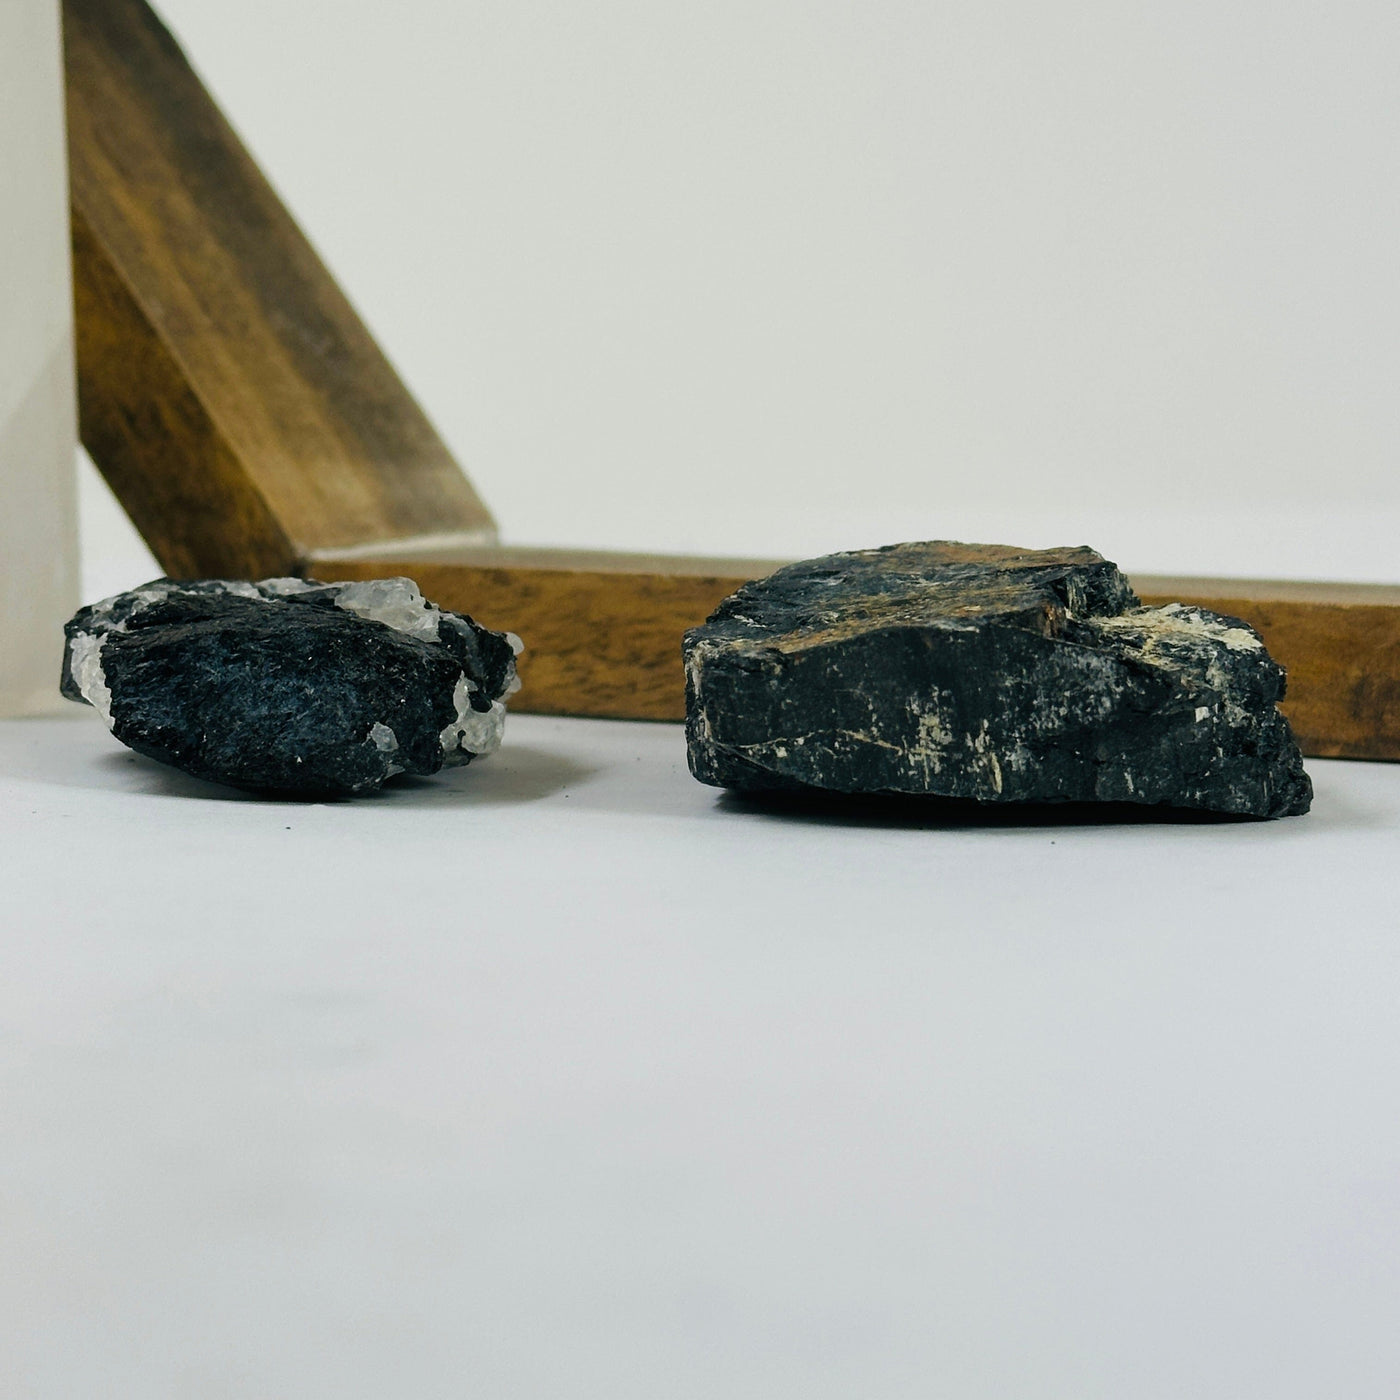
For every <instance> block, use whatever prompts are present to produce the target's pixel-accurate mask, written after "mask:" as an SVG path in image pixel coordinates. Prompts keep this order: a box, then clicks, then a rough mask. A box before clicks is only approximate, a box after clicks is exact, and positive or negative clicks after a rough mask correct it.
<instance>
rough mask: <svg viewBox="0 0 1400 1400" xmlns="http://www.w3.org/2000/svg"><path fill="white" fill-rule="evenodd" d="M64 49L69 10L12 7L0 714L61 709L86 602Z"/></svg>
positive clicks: (1, 389) (1, 343) (0, 166)
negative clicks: (66, 668) (63, 19)
mask: <svg viewBox="0 0 1400 1400" xmlns="http://www.w3.org/2000/svg"><path fill="white" fill-rule="evenodd" d="M60 36H61V30H60V24H59V8H58V4H57V0H3V3H0V714H30V713H40V712H43V711H45V710H52V709H54V708H56V707H57V706H58V705H59V704H60V703H61V701H60V699H59V695H58V684H57V683H58V668H59V663H60V658H61V654H62V630H61V629H62V625H63V622H64V621H65V620H66V619H67V617H68V616H69V615H70V614H71V613H72V611H73V609H74V608H75V607H76V606H77V600H78V536H77V524H76V520H77V508H76V499H75V498H76V485H75V475H74V450H75V445H76V439H77V429H76V413H75V402H74V373H73V310H72V305H73V302H72V290H71V281H70V269H69V251H68V248H69V244H68V181H67V152H66V150H65V145H64V126H63V61H62V49H61V37H60Z"/></svg>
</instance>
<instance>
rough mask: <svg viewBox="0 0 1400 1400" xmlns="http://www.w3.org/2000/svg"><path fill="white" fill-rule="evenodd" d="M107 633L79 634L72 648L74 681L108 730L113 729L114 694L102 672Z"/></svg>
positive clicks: (74, 639)
mask: <svg viewBox="0 0 1400 1400" xmlns="http://www.w3.org/2000/svg"><path fill="white" fill-rule="evenodd" d="M106 640H107V633H105V632H103V633H102V634H101V635H98V636H94V635H93V633H91V632H79V633H78V635H77V636H76V637H74V638H73V642H72V646H71V648H70V656H71V658H72V670H73V681H74V684H76V685H77V687H78V690H79V691H80V692H81V693H82V697H83V699H84V700H86V701H87V702H88V704H89V705H91V706H92V707H93V709H95V710H96V711H97V713H98V714H99V715H101V716H102V722H103V724H105V725H106V726H107V728H108V729H110V728H111V727H112V692H111V691H110V690H108V688H107V677H106V675H105V673H104V672H103V670H102V646H103V643H105V642H106Z"/></svg>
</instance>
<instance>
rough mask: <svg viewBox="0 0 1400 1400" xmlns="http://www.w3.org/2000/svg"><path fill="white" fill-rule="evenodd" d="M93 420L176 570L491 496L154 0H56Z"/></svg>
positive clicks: (475, 537)
mask: <svg viewBox="0 0 1400 1400" xmlns="http://www.w3.org/2000/svg"><path fill="white" fill-rule="evenodd" d="M63 11H64V30H65V43H66V49H67V83H68V137H69V161H70V181H71V193H72V206H73V233H74V260H75V267H74V275H75V282H76V286H77V294H76V306H77V323H78V364H79V397H80V417H81V431H82V436H83V441H84V443H85V444H86V445H87V446H88V448H89V451H90V452H91V453H92V456H93V459H94V460H95V461H96V462H97V465H98V466H99V468H100V469H101V470H102V471H103V473H104V474H105V475H106V476H107V478H108V480H109V481H110V482H111V484H112V487H113V489H114V491H115V492H116V494H117V496H118V498H119V499H120V500H121V501H122V503H123V505H125V506H126V508H127V509H128V511H129V512H130V513H131V516H132V518H133V520H134V521H135V522H136V525H137V527H138V528H139V529H140V531H141V533H142V535H143V536H145V538H146V540H147V542H148V543H149V544H150V545H151V547H152V549H153V551H154V553H155V554H156V557H157V558H158V559H159V560H160V561H161V564H162V566H163V567H164V568H166V569H167V570H168V571H170V572H171V573H173V574H179V575H184V576H191V575H195V576H197V575H217V574H222V575H240V574H241V575H254V576H255V575H259V574H263V575H265V574H268V573H291V572H294V571H295V570H296V569H297V568H298V567H299V566H300V565H301V563H302V561H304V560H305V559H307V558H309V557H310V556H311V555H313V554H315V553H316V552H318V551H322V550H326V549H333V548H340V549H348V550H352V551H353V550H355V549H358V548H362V547H364V546H366V545H373V546H380V545H384V544H387V543H389V542H393V541H399V540H406V539H417V538H420V537H422V536H435V537H444V536H446V537H448V538H452V539H456V540H457V541H459V542H472V541H476V542H489V541H490V540H492V539H494V535H495V527H494V523H493V522H492V520H491V516H490V514H489V512H488V511H487V510H486V508H485V506H483V505H482V503H481V501H480V500H479V499H478V498H477V496H476V493H475V492H474V491H473V490H472V487H471V485H470V483H469V482H468V481H467V479H466V477H465V476H463V474H462V472H461V470H460V469H459V468H458V466H457V465H456V463H455V462H454V461H453V459H452V457H451V454H450V453H449V452H448V451H447V448H446V447H445V446H444V445H443V443H442V441H441V439H440V438H439V437H438V435H437V434H436V432H435V431H434V430H433V428H432V426H431V425H430V424H429V422H428V420H427V419H426V417H425V416H424V415H423V413H422V411H421V410H420V409H419V407H418V406H417V404H416V403H415V402H414V401H413V398H412V397H411V395H410V394H409V393H408V391H407V390H406V389H405V388H404V386H403V384H402V383H401V381H400V380H399V378H398V376H397V375H396V374H395V373H394V371H393V369H392V367H391V366H390V365H389V363H388V361H387V360H386V359H385V357H384V355H383V354H382V353H381V352H380V350H379V348H378V346H377V345H376V344H375V342H374V339H373V337H371V335H370V334H369V332H368V331H367V330H366V329H365V327H364V325H363V324H362V323H361V321H360V319H359V317H358V316H357V315H356V314H355V312H354V310H353V308H352V307H351V306H350V303H349V302H348V301H347V300H346V298H345V297H344V295H343V294H342V293H341V291H340V289H339V288H338V287H337V285H336V283H335V281H334V279H333V278H332V277H331V276H330V274H329V273H328V272H327V270H326V268H325V267H324V265H323V264H322V263H321V261H320V259H319V258H318V257H317V255H316V253H315V252H314V250H313V249H312V248H311V245H310V244H309V243H308V242H307V240H306V238H305V237H304V236H303V234H302V233H301V231H300V230H299V229H298V228H297V226H296V224H295V223H294V222H293V220H292V218H291V216H290V215H289V214H288V213H287V211H286V210H285V209H284V208H283V206H282V204H281V202H280V201H279V200H278V198H277V196H276V194H275V193H274V192H273V190H272V189H271V187H270V186H269V185H268V183H267V181H266V180H265V179H264V178H263V176H262V174H261V172H260V171H259V170H258V168H257V166H256V164H255V163H254V162H253V161H252V159H251V158H250V157H249V156H248V154H247V152H246V151H245V150H244V148H243V146H242V144H241V143H240V142H239V140H238V138H237V136H236V135H235V134H234V132H233V130H232V128H231V127H230V126H229V124H228V123H227V122H226V121H225V120H224V118H223V116H222V115H221V114H220V112H219V110H218V108H217V107H216V106H215V105H214V103H213V102H212V100H211V99H210V98H209V96H208V94H207V93H206V92H205V90H204V88H203V86H202V84H201V83H200V81H199V79H198V77H197V76H196V75H195V74H194V72H193V71H192V70H191V68H190V66H189V64H188V63H187V62H186V61H185V58H184V56H183V54H182V53H181V52H180V49H179V47H178V46H177V45H176V43H175V42H174V40H173V39H172V38H171V36H170V34H169V33H168V32H167V31H166V29H165V28H164V27H163V26H162V25H161V23H160V21H159V20H158V19H157V18H156V17H155V15H154V14H153V13H152V11H151V10H150V8H149V6H148V5H147V4H146V3H145V0H64V6H63Z"/></svg>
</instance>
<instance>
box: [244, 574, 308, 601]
mask: <svg viewBox="0 0 1400 1400" xmlns="http://www.w3.org/2000/svg"><path fill="white" fill-rule="evenodd" d="M321 586H322V585H321V584H319V583H307V581H306V580H305V579H304V578H265V579H263V581H262V582H261V583H259V584H257V585H254V584H251V583H243V582H242V581H233V582H229V581H226V582H224V587H225V588H226V589H227V590H228V592H230V593H237V594H239V595H240V596H242V597H244V598H261V599H262V600H263V601H264V602H266V601H267V595H268V594H269V593H271V594H272V596H273V597H274V598H290V597H291V596H292V595H293V594H296V593H310V592H311V591H312V589H314V588H320V587H321Z"/></svg>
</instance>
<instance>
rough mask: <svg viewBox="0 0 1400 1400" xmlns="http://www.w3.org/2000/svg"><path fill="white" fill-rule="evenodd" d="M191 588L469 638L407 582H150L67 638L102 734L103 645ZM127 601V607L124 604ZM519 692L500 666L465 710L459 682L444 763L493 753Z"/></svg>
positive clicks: (473, 689)
mask: <svg viewBox="0 0 1400 1400" xmlns="http://www.w3.org/2000/svg"><path fill="white" fill-rule="evenodd" d="M191 588H199V589H203V590H208V591H212V592H222V593H229V594H234V595H236V596H238V597H241V598H250V599H255V600H257V601H260V602H264V603H280V602H282V601H284V600H286V599H288V598H293V597H296V596H298V595H300V594H307V593H319V594H323V595H325V594H329V595H330V597H329V601H331V602H332V603H334V605H335V606H336V607H337V608H340V609H342V610H343V611H345V612H348V613H352V614H354V615H355V616H356V617H360V618H363V619H365V620H366V621H370V622H379V623H382V624H383V625H384V626H386V627H392V628H393V629H394V630H395V631H398V632H402V633H405V634H406V635H408V636H411V637H416V638H418V639H419V640H421V641H424V642H430V643H436V642H440V641H441V640H442V631H441V629H442V626H443V625H444V624H446V625H448V626H450V628H451V629H452V630H453V631H455V632H457V633H459V634H463V635H468V634H469V633H470V627H469V624H468V623H467V622H466V621H465V620H464V619H462V618H459V617H458V616H457V615H456V614H454V613H446V614H444V613H443V612H442V611H441V609H439V608H437V607H436V606H435V605H434V604H432V603H430V602H429V601H428V600H427V599H426V598H424V597H423V594H422V592H421V591H420V590H419V588H418V585H417V584H416V583H414V582H413V580H412V579H408V578H388V579H372V580H369V581H367V582H363V583H331V584H324V583H317V582H315V581H308V580H306V579H300V578H273V579H262V580H261V581H260V582H258V583H249V582H247V581H245V580H240V579H221V580H217V581H214V580H211V581H210V582H208V583H204V584H195V585H190V584H182V583H177V582H174V581H172V580H170V579H157V580H155V581H154V582H152V583H149V584H146V585H144V586H143V587H141V588H138V589H134V590H132V591H131V592H130V593H125V594H118V595H117V596H116V597H113V598H104V599H103V600H102V601H101V602H99V603H94V604H93V605H92V607H91V609H90V610H88V613H89V615H88V618H87V629H88V630H84V631H81V632H75V633H73V635H72V638H71V641H70V645H69V665H70V669H71V671H72V676H73V682H74V684H75V685H76V686H77V688H78V691H79V692H80V693H81V695H82V696H83V698H84V699H85V700H87V701H88V703H89V704H91V705H92V706H93V707H94V708H95V709H96V710H97V711H98V713H99V714H100V715H101V716H102V718H103V719H104V720H105V721H106V723H107V726H108V728H111V727H112V695H111V691H110V690H109V689H108V686H107V679H106V676H105V674H104V672H103V668H102V648H103V644H104V643H105V641H106V640H107V638H108V636H110V635H111V634H112V633H113V632H125V631H127V630H128V623H129V621H130V620H131V619H132V618H134V617H136V616H139V615H140V614H141V613H144V612H145V611H146V610H147V609H148V608H151V607H154V606H156V605H157V604H160V603H163V602H165V601H166V600H167V599H169V598H171V597H172V596H175V595H179V594H182V593H185V592H187V591H188V590H189V589H191ZM133 602H134V603H135V608H134V609H133V608H132V606H131V605H132V603H133ZM119 608H120V609H121V610H122V611H123V612H125V614H126V616H125V617H124V618H123V620H122V621H120V622H114V621H113V617H114V616H115V615H116V614H117V612H118V609H119ZM504 636H505V638H506V641H507V642H508V643H509V645H510V649H511V651H512V652H513V653H514V655H516V656H519V655H520V653H521V652H522V651H523V650H524V644H523V643H522V642H521V640H520V638H519V637H517V636H516V635H515V634H514V633H513V632H507V633H505V634H504ZM519 689H520V678H519V676H517V674H516V672H515V667H514V665H511V666H509V667H508V668H507V675H506V677H505V684H504V687H503V689H502V691H501V693H500V695H499V696H497V697H495V698H493V699H492V700H491V702H490V705H489V706H488V708H487V709H484V710H479V709H477V708H475V707H474V706H473V705H472V696H473V695H476V694H478V692H479V687H478V685H477V683H476V682H475V681H473V680H472V679H471V678H470V677H469V676H467V675H465V674H464V675H461V676H459V678H458V680H457V684H456V687H455V688H454V690H453V694H452V701H453V705H454V707H455V708H456V716H455V718H454V719H453V720H452V721H451V722H450V723H449V724H447V725H446V726H444V728H443V729H442V732H441V733H440V734H439V736H438V738H439V742H440V743H441V745H442V753H443V762H444V763H445V764H447V765H452V764H461V763H466V762H468V761H470V760H471V759H472V758H481V757H484V756H486V755H487V754H492V753H495V752H496V750H497V749H499V748H500V746H501V740H502V738H503V737H504V733H505V721H506V707H505V703H504V702H505V701H506V700H508V699H509V698H510V697H511V696H512V695H514V694H515V693H516V691H518V690H519ZM368 738H369V740H370V742H371V743H373V744H374V746H375V748H377V749H378V750H379V751H380V752H381V753H383V754H386V755H388V754H394V753H397V752H398V751H399V740H398V736H397V735H396V734H395V733H394V731H393V729H392V728H391V727H390V726H389V725H387V724H385V723H383V722H376V723H375V724H374V725H373V726H372V728H371V729H370V732H369V736H368ZM390 771H391V772H392V773H400V772H403V771H404V770H403V768H402V767H400V766H399V765H398V764H397V763H395V762H392V761H391V763H390Z"/></svg>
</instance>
